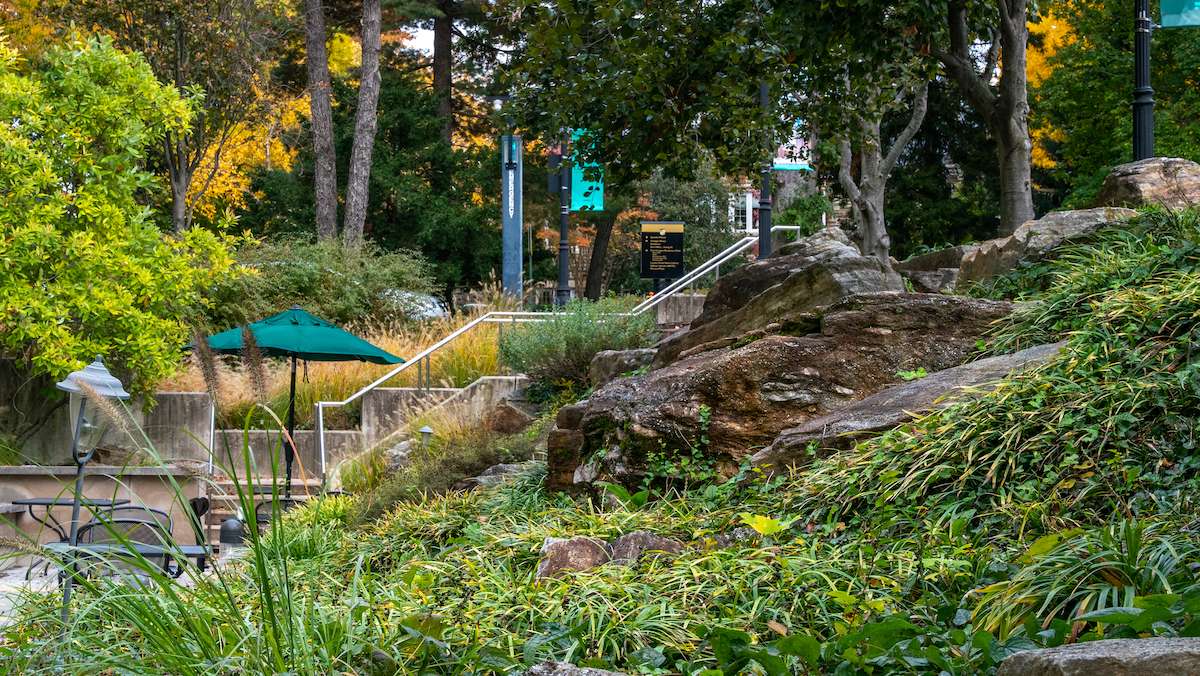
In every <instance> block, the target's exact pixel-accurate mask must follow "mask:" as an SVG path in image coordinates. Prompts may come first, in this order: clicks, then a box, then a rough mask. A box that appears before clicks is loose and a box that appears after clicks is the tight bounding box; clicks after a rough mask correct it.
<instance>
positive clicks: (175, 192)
mask: <svg viewBox="0 0 1200 676" xmlns="http://www.w3.org/2000/svg"><path fill="white" fill-rule="evenodd" d="M163 145H164V146H165V148H166V157H167V176H168V177H169V178H170V180H171V227H172V229H173V230H174V231H175V234H179V233H181V232H183V231H184V230H187V227H188V207H187V192H188V186H189V185H190V184H191V182H192V172H191V171H190V169H189V166H190V164H189V162H188V157H187V149H186V147H185V146H184V145H183V141H182V139H180V138H179V137H177V136H176V135H175V134H168V135H167V137H166V138H165V139H164V140H163Z"/></svg>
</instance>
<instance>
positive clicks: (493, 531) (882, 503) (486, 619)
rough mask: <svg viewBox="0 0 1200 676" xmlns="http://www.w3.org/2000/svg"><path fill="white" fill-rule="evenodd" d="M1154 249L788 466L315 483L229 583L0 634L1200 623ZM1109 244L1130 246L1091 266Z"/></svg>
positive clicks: (74, 647) (870, 633)
mask: <svg viewBox="0 0 1200 676" xmlns="http://www.w3.org/2000/svg"><path fill="white" fill-rule="evenodd" d="M1127 227H1129V228H1142V229H1143V230H1141V233H1142V236H1143V238H1149V239H1150V240H1152V241H1154V242H1167V241H1170V242H1171V245H1170V246H1169V247H1167V249H1168V250H1169V251H1171V252H1177V251H1181V250H1184V249H1186V247H1188V246H1189V244H1188V243H1189V242H1192V241H1196V240H1197V239H1198V238H1200V228H1198V227H1197V220H1196V218H1195V215H1194V214H1174V215H1172V214H1163V213H1151V214H1148V215H1146V216H1144V217H1143V218H1142V219H1140V220H1139V221H1138V222H1137V223H1134V224H1132V225H1130V226H1127ZM1145 250H1147V249H1146V247H1144V246H1141V245H1138V246H1133V242H1132V240H1131V238H1130V237H1129V236H1127V235H1126V234H1125V233H1124V232H1121V231H1120V229H1119V228H1118V229H1114V230H1112V231H1109V232H1105V233H1100V234H1099V235H1098V236H1097V237H1096V238H1095V239H1094V240H1093V241H1092V242H1091V243H1089V244H1087V245H1086V246H1084V247H1081V248H1079V249H1077V250H1075V251H1073V252H1068V253H1067V254H1065V255H1063V256H1061V257H1059V258H1058V259H1057V260H1056V261H1054V262H1051V263H1049V264H1047V265H1045V266H1044V269H1043V270H1042V272H1039V273H1037V274H1038V275H1043V276H1044V279H1039V280H1037V282H1036V284H1032V285H1030V288H1036V289H1038V290H1036V291H1030V292H1029V293H1028V295H1027V296H1026V297H1027V298H1029V299H1030V300H1031V301H1032V304H1031V305H1029V306H1026V307H1024V308H1023V309H1021V310H1020V311H1019V312H1018V314H1017V315H1016V316H1015V317H1014V318H1013V319H1012V320H1011V321H1010V322H1008V323H1006V324H1004V325H1003V326H1000V327H998V329H997V333H996V335H995V336H993V338H992V342H991V345H992V346H997V345H1004V344H1005V341H1009V343H1008V344H1011V345H1016V344H1026V343H1032V342H1042V341H1044V340H1047V339H1053V340H1057V339H1059V338H1065V340H1066V346H1065V347H1064V349H1063V351H1062V352H1061V353H1060V354H1059V355H1058V356H1057V357H1055V358H1054V359H1052V360H1051V361H1049V362H1048V363H1046V364H1044V365H1043V366H1041V367H1039V368H1037V369H1033V370H1031V371H1028V372H1025V373H1023V374H1021V375H1018V376H1014V377H1011V378H1009V379H1007V380H1006V381H1004V382H1003V383H1001V385H1000V386H999V387H997V388H996V389H994V390H991V391H989V392H987V393H984V394H982V395H981V396H980V397H979V398H978V399H976V400H974V401H968V402H962V403H959V404H956V405H954V406H951V407H949V408H946V409H944V410H942V411H940V412H936V413H934V414H931V415H928V416H926V417H924V418H921V419H918V420H916V421H914V422H913V423H911V424H909V425H907V426H905V427H904V428H902V429H899V430H896V431H894V432H892V433H890V434H886V435H883V436H881V437H878V438H875V439H870V440H867V441H864V442H862V443H860V444H859V445H858V446H857V447H856V448H853V449H850V450H847V451H842V452H838V453H835V454H833V455H829V456H824V457H817V456H816V455H814V458H813V459H812V460H811V462H810V463H809V464H808V465H807V466H806V467H802V468H799V469H797V470H795V471H794V472H792V473H791V474H788V475H781V476H774V477H767V476H763V475H761V474H760V473H759V472H758V471H757V470H755V469H753V468H749V467H745V468H743V469H742V471H741V472H740V473H739V474H738V477H737V478H736V479H735V480H733V481H730V482H727V483H723V484H719V485H713V484H710V485H701V486H689V487H688V489H687V490H671V489H657V490H656V489H650V491H647V492H645V493H644V494H643V493H641V492H639V493H638V494H637V495H636V496H633V495H627V496H624V497H622V496H621V495H619V494H617V495H616V496H615V499H610V498H608V497H604V496H597V497H596V498H594V499H593V498H589V497H587V496H581V497H570V496H566V495H560V494H551V493H548V492H547V491H545V489H544V488H543V480H544V473H545V468H544V466H536V467H534V468H533V469H532V470H531V471H529V472H528V473H526V474H523V475H521V476H519V477H518V478H516V479H514V480H511V481H509V482H507V483H505V484H502V485H501V486H498V487H495V488H491V489H486V490H478V491H474V492H466V493H463V492H450V493H446V494H442V495H438V496H436V497H435V496H426V497H422V496H419V495H411V496H409V497H405V498H402V499H400V501H399V502H397V503H396V504H395V505H394V506H392V508H391V509H390V510H389V511H388V512H386V514H384V515H383V516H381V517H380V518H379V519H377V520H373V521H368V522H366V523H363V524H361V525H357V526H355V525H354V524H353V523H352V521H353V520H354V518H355V514H356V513H357V509H358V506H357V501H358V500H360V498H351V497H339V498H324V499H320V500H317V501H314V502H313V503H312V504H309V505H307V506H305V507H303V508H301V509H298V510H296V511H294V512H292V513H290V514H289V515H287V517H286V518H284V519H282V520H280V521H278V522H277V523H275V524H274V525H273V526H272V528H271V529H270V531H269V533H268V535H266V536H265V537H263V538H262V539H261V540H259V541H257V542H256V543H255V544H254V547H253V549H252V551H253V553H254V556H253V557H251V558H250V560H249V561H250V562H248V563H246V564H244V565H240V566H233V567H231V568H230V569H227V571H226V572H224V573H223V574H222V577H220V578H219V581H218V580H214V579H198V580H196V582H195V585H194V586H193V587H190V588H184V587H179V586H177V585H176V586H170V587H166V588H164V589H149V590H147V589H139V588H135V587H130V586H129V585H121V584H111V585H104V586H99V585H96V586H93V587H91V588H85V589H83V590H82V591H81V593H80V594H79V597H78V601H79V602H78V604H77V606H76V608H77V610H76V614H75V616H73V620H72V622H71V623H70V624H69V625H68V626H66V627H64V626H62V625H61V624H60V622H59V620H58V615H57V612H56V611H57V607H56V605H55V599H54V598H53V597H51V596H38V595H31V596H29V597H28V598H27V599H26V600H25V601H24V603H23V604H21V605H20V606H19V607H18V608H17V610H16V616H15V621H14V623H13V624H11V625H9V626H8V627H7V628H5V629H4V630H3V631H2V636H3V638H2V639H0V657H2V658H4V659H5V660H7V661H6V663H7V664H11V665H14V666H15V668H17V669H18V670H26V671H39V670H41V671H48V670H56V669H57V670H65V671H71V672H79V673H100V672H104V671H107V670H120V671H134V672H138V671H140V672H143V673H160V672H164V671H165V672H171V673H230V672H238V671H248V672H260V671H289V672H294V673H328V672H338V671H353V672H359V673H447V674H458V673H519V672H520V671H522V670H524V669H526V668H527V667H528V666H529V665H532V664H535V663H537V662H540V661H543V660H546V659H558V660H567V661H570V662H574V663H576V664H581V665H591V666H598V667H606V668H612V669H617V670H622V671H626V672H629V673H645V674H665V673H686V674H705V675H714V676H715V674H734V673H742V672H746V673H765V674H772V675H774V674H789V673H835V674H858V673H871V674H881V673H928V674H979V673H990V672H992V671H994V670H995V668H996V667H997V665H998V664H1000V662H1001V661H1002V660H1003V659H1004V658H1005V657H1007V656H1008V655H1010V654H1012V653H1013V652H1014V651H1017V650H1023V649H1028V648H1034V647H1040V646H1054V645H1060V644H1063V643H1068V642H1078V641H1090V640H1096V639H1100V638H1109V637H1149V636H1197V635H1200V622H1198V621H1197V620H1198V617H1200V578H1198V577H1197V571H1196V570H1195V568H1194V566H1193V564H1194V562H1195V561H1196V560H1197V558H1198V557H1200V551H1198V548H1200V543H1198V541H1197V538H1196V536H1195V532H1194V529H1195V523H1196V521H1197V517H1200V509H1198V508H1197V505H1196V503H1195V498H1194V497H1193V496H1194V495H1195V494H1196V491H1197V489H1198V488H1200V486H1198V485H1197V483H1198V479H1197V475H1198V471H1200V461H1198V458H1197V455H1198V454H1197V453H1196V450H1195V445H1194V442H1193V433H1192V430H1193V429H1194V422H1195V421H1194V416H1195V415H1197V414H1196V411H1200V407H1198V406H1197V403H1198V402H1197V401H1196V397H1197V379H1196V375H1197V374H1196V373H1195V371H1194V369H1195V368H1196V366H1195V364H1196V358H1195V357H1194V356H1193V352H1194V349H1193V348H1192V345H1193V344H1194V343H1195V342H1196V338H1197V331H1198V330H1200V294H1197V292H1196V291H1197V288H1200V284H1197V281H1198V277H1200V272H1197V271H1196V270H1193V269H1192V268H1191V262H1190V261H1191V260H1193V259H1192V258H1190V257H1188V256H1179V257H1177V258H1176V259H1175V260H1176V263H1171V264H1167V265H1160V264H1158V263H1157V262H1154V261H1152V260H1151V259H1152V258H1155V257H1154V256H1152V255H1151V254H1148V253H1147V254H1145V258H1143V257H1142V256H1143V253H1142V252H1143V251H1145ZM1160 253H1163V254H1166V253H1167V251H1165V250H1164V251H1160ZM1110 255H1111V256H1115V257H1117V258H1120V259H1121V260H1123V261H1124V262H1123V263H1121V264H1119V265H1118V264H1116V263H1114V266H1116V267H1115V268H1114V269H1120V270H1124V271H1126V273H1127V274H1123V275H1109V276H1108V277H1107V278H1105V277H1104V276H1103V275H1100V274H1093V272H1092V270H1090V269H1084V268H1088V267H1090V266H1095V265H1096V261H1100V260H1104V259H1105V257H1107V256H1110ZM1171 255H1174V254H1171ZM1143 268H1144V269H1143ZM1028 272H1029V271H1028V270H1026V271H1021V272H1018V273H1017V274H1018V275H1022V274H1028ZM1084 278H1087V279H1090V280H1092V281H1083V280H1084ZM1056 307H1057V308H1060V309H1059V310H1055V309H1054V308H1056ZM1068 308H1069V309H1068ZM1047 322H1048V323H1050V325H1053V324H1056V323H1058V324H1060V328H1055V329H1051V328H1048V325H1047V324H1046V323H1047ZM635 497H636V499H634V498H635ZM638 530H648V531H653V532H655V533H657V534H660V535H663V536H667V537H672V538H675V539H677V540H679V541H680V542H682V543H684V544H685V547H684V550H683V551H682V552H681V553H680V554H678V555H675V556H657V555H648V556H643V557H642V558H641V559H639V560H638V561H636V562H634V563H632V564H630V565H621V564H608V565H603V566H599V567H597V568H593V569H591V570H588V571H583V572H575V573H566V574H562V575H559V576H555V577H550V578H545V579H539V578H538V577H537V575H536V571H537V566H538V562H539V559H540V550H541V548H542V546H543V543H544V542H545V541H546V539H547V538H561V537H573V536H591V537H596V538H600V539H605V540H611V539H613V538H615V537H617V536H620V535H623V534H627V533H631V532H634V531H638ZM131 599H132V600H131ZM151 616H153V618H154V621H150V619H149V618H150V617H151ZM64 636H65V639H64ZM130 665H135V666H130Z"/></svg>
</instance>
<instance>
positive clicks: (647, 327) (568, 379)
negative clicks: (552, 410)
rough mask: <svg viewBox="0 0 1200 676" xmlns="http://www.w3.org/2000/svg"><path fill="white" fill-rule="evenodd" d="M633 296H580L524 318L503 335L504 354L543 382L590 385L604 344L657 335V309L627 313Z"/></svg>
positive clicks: (628, 344)
mask: <svg viewBox="0 0 1200 676" xmlns="http://www.w3.org/2000/svg"><path fill="white" fill-rule="evenodd" d="M632 306H633V301H632V300H630V299H624V298H605V299H602V300H599V301H596V302H594V303H593V302H589V301H585V300H579V301H574V302H572V303H570V304H569V305H567V307H566V308H565V309H564V310H563V311H562V312H561V313H559V314H556V315H555V316H554V317H553V318H551V319H549V320H548V321H544V322H536V323H534V322H530V323H526V324H519V325H517V326H515V327H513V328H511V329H506V330H505V331H504V334H503V335H502V336H501V337H500V360H501V361H502V362H504V364H505V365H506V366H508V367H509V368H511V369H513V370H515V371H519V372H521V373H524V374H526V375H528V376H529V377H530V378H531V379H532V380H533V381H534V382H535V383H537V384H539V385H542V386H553V387H563V386H569V385H574V386H585V385H586V384H587V382H588V366H589V365H590V364H591V363H592V357H594V356H596V353H597V352H600V351H601V350H627V349H631V348H638V347H646V346H647V345H649V344H650V343H651V342H652V341H653V340H654V338H655V336H656V327H655V324H654V315H653V313H649V312H647V313H643V314H640V315H629V314H624V313H626V312H628V311H629V309H630V308H631V307H632Z"/></svg>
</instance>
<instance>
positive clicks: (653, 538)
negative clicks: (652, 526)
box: [610, 530, 683, 564]
mask: <svg viewBox="0 0 1200 676" xmlns="http://www.w3.org/2000/svg"><path fill="white" fill-rule="evenodd" d="M610 546H611V548H612V560H613V562H614V563H627V564H633V563H636V562H637V560H638V559H640V558H641V557H642V555H643V554H647V553H660V554H678V553H680V552H682V551H683V543H682V542H680V541H679V540H675V539H672V538H665V537H663V536H661V535H656V534H654V533H651V532H650V531H644V530H639V531H634V532H632V533H628V534H626V535H622V536H621V537H619V538H617V539H616V540H613V541H612V544H611V545H610Z"/></svg>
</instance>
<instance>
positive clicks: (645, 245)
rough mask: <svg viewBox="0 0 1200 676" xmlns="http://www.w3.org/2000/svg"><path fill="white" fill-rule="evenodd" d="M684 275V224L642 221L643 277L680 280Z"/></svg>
mask: <svg viewBox="0 0 1200 676" xmlns="http://www.w3.org/2000/svg"><path fill="white" fill-rule="evenodd" d="M683 273H684V269H683V222H682V221H642V277H643V278H644V279H678V278H679V277H682V276H683Z"/></svg>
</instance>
